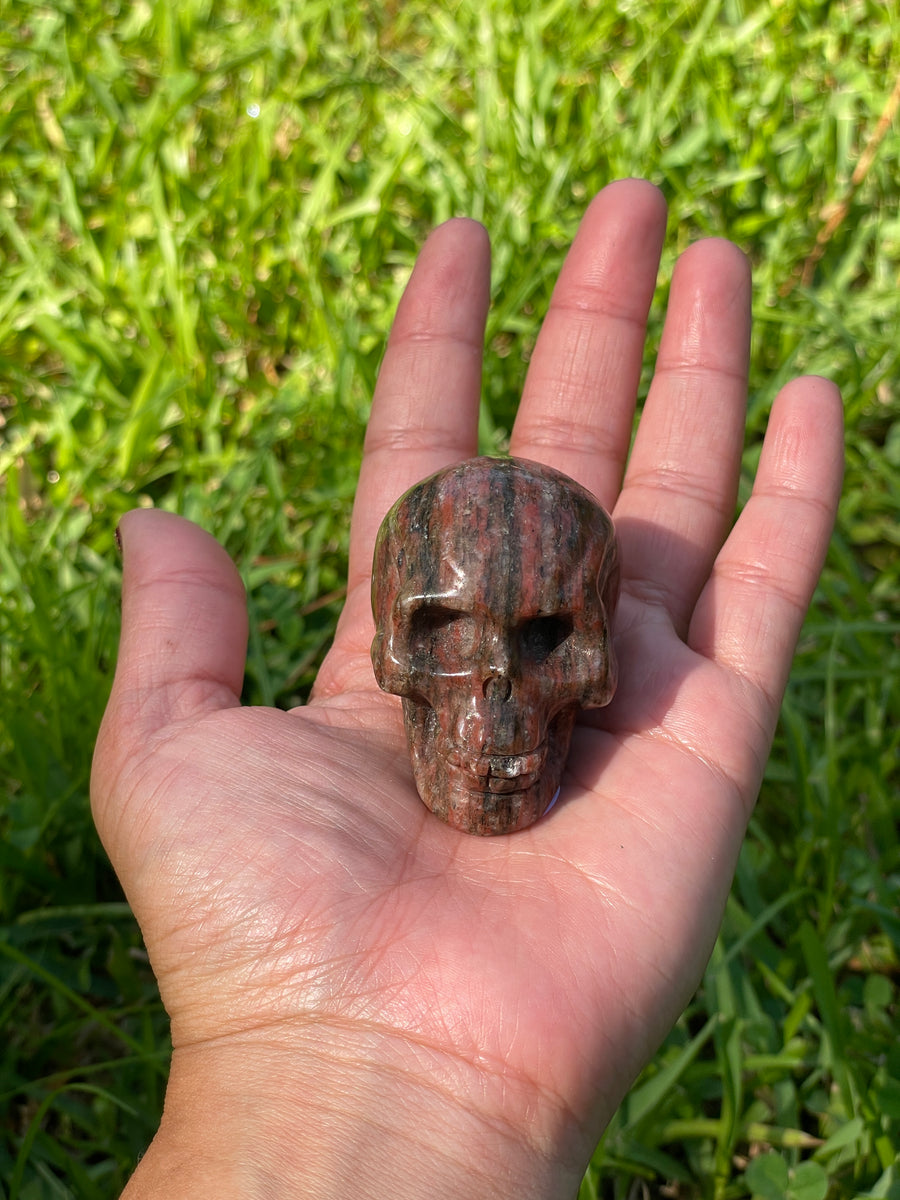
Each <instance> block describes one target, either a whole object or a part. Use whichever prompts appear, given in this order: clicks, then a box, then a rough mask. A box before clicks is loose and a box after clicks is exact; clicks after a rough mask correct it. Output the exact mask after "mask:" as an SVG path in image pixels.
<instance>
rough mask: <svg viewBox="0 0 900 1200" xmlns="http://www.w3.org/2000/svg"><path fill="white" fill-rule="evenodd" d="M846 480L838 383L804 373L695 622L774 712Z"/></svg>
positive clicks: (791, 387)
mask: <svg viewBox="0 0 900 1200" xmlns="http://www.w3.org/2000/svg"><path fill="white" fill-rule="evenodd" d="M842 477H843V414H842V407H841V397H840V393H839V392H838V389H837V388H836V387H835V386H834V384H832V383H830V382H829V381H827V380H825V379H820V378H818V377H815V376H808V377H805V378H802V379H795V380H794V381H793V382H792V383H790V384H788V386H787V387H785V388H784V389H783V390H782V391H781V392H780V394H779V395H778V398H777V399H776V401H775V404H774V406H773V408H772V414H771V417H770V418H769V426H768V429H767V431H766V437H765V442H764V444H763V450H762V456H761V458H760V463H759V469H758V471H757V476H756V481H755V483H754V486H753V492H752V494H751V497H750V500H749V501H748V503H747V505H746V507H745V508H744V510H743V512H742V513H741V515H740V517H739V519H738V521H737V524H736V525H735V527H734V529H733V531H732V533H731V535H730V536H729V538H728V540H727V541H726V543H725V545H724V546H723V547H722V550H721V551H720V553H719V555H718V557H717V559H716V562H715V565H714V567H713V570H712V574H711V575H710V578H709V581H708V582H707V584H706V587H705V588H704V590H703V592H702V594H701V596H700V599H699V601H698V603H697V606H696V608H695V610H694V615H693V619H692V621H691V626H690V631H689V634H688V641H689V643H690V645H691V647H692V648H693V649H694V650H696V651H697V652H699V653H700V654H702V655H704V656H705V657H707V658H710V659H712V660H714V661H716V662H717V663H718V664H719V665H721V666H723V667H726V668H729V669H731V670H732V671H733V672H735V674H737V675H740V676H742V677H743V678H744V679H746V680H747V682H748V683H750V684H752V685H753V686H754V687H756V688H757V689H758V690H759V691H760V692H761V693H762V695H763V696H764V697H765V699H766V700H767V701H768V706H767V707H769V709H770V713H769V715H770V717H772V718H774V716H775V713H776V712H777V710H778V707H779V706H780V703H781V697H782V694H783V692H784V688H785V685H786V683H787V677H788V672H789V671H790V666H791V659H792V658H793V654H794V648H795V646H796V643H797V638H798V637H799V634H800V628H801V626H802V624H803V619H804V617H805V615H806V610H807V608H808V606H809V602H810V600H811V598H812V594H813V591H814V589H815V586H816V583H817V582H818V579H819V574H820V572H821V570H822V565H823V563H824V561H825V553H826V551H827V548H828V541H829V538H830V536H831V531H832V528H833V526H834V519H835V514H836V511H837V504H838V499H839V497H840V490H841V480H842Z"/></svg>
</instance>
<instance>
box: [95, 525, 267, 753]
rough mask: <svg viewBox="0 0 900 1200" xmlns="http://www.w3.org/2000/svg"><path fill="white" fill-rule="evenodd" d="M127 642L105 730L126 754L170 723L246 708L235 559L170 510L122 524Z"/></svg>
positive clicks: (243, 620) (242, 611) (242, 615)
mask: <svg viewBox="0 0 900 1200" xmlns="http://www.w3.org/2000/svg"><path fill="white" fill-rule="evenodd" d="M120 536H121V542H122V553H123V577H122V635H121V639H120V643H119V656H118V662H117V665H116V677H115V682H114V684H113V690H112V695H111V697H110V702H109V707H108V709H107V714H106V717H105V718H104V733H105V736H106V738H107V739H110V740H112V741H113V742H114V743H115V753H116V755H117V756H125V757H126V758H127V756H128V755H129V754H130V753H131V752H132V750H133V749H134V748H136V747H139V746H140V745H142V744H143V743H145V742H146V740H147V739H148V738H150V737H152V736H153V735H154V734H155V733H157V732H158V731H159V730H161V729H163V728H164V727H165V726H166V725H168V724H169V723H170V722H171V721H173V720H177V719H181V718H185V717H191V716H195V715H198V714H200V713H202V712H206V711H210V710H213V709H221V708H229V707H233V706H235V705H237V704H239V703H240V699H239V697H240V691H241V685H242V681H243V675H244V664H245V656H246V649H247V605H246V599H245V595H244V588H243V584H242V583H241V579H240V576H239V575H238V573H237V570H236V569H235V566H234V564H233V563H232V561H231V559H230V558H229V557H228V555H227V554H226V553H225V551H224V550H223V549H222V547H221V546H220V545H219V543H218V542H217V541H216V540H215V539H214V538H212V537H211V536H210V535H209V534H208V533H205V532H204V531H203V530H202V529H200V528H199V527H198V526H196V525H194V524H192V523H191V522H190V521H186V520H184V519H183V518H181V517H176V516H173V515H172V514H171V513H166V512H160V511H158V510H149V511H145V512H141V511H137V512H131V513H128V514H127V515H126V516H125V517H123V519H122V523H121V526H120Z"/></svg>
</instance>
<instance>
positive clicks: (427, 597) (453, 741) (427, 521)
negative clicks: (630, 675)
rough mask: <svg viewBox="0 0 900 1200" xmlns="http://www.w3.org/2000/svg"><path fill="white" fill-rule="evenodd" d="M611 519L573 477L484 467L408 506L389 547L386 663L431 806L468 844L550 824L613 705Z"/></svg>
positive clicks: (377, 590)
mask: <svg viewBox="0 0 900 1200" xmlns="http://www.w3.org/2000/svg"><path fill="white" fill-rule="evenodd" d="M618 579H619V576H618V556H617V550H616V540H615V534H614V531H613V526H612V521H611V520H610V518H609V516H608V515H607V513H606V512H605V510H604V509H603V508H602V507H601V506H600V505H599V504H598V503H597V501H596V500H595V499H594V498H593V497H592V496H591V495H590V493H589V492H587V491H586V490H585V489H584V488H582V487H581V486H580V485H579V484H577V483H575V482H574V481H572V480H571V479H569V478H568V477H567V476H565V475H563V474H562V473H561V472H559V471H555V470H552V469H551V468H549V467H545V466H542V465H541V464H538V463H532V462H528V461H526V460H524V459H501V458H474V459H469V460H467V461H466V462H462V463H459V464H457V465H456V466H453V467H449V468H447V469H445V470H443V471H439V472H438V473H437V474H436V475H432V476H431V477H430V478H428V479H426V480H424V481H423V482H422V483H420V484H417V485H416V486H415V487H414V488H412V489H411V490H410V491H408V492H407V493H406V494H405V495H404V496H402V497H401V498H400V500H398V501H397V503H396V504H395V505H394V507H393V508H392V509H391V511H390V512H389V513H388V515H387V516H386V517H385V520H384V522H383V524H382V527H381V530H380V532H379V535H378V540H377V543H376V549H375V560H374V566H373V583H372V607H373V611H374V615H375V622H376V635H375V640H374V642H373V644H372V662H373V666H374V668H375V675H376V678H377V680H378V683H379V685H380V686H381V687H382V688H383V689H384V690H385V691H387V692H391V693H393V694H395V695H398V696H401V697H402V698H403V714H404V721H405V725H406V733H407V740H408V743H409V749H410V754H411V758H412V764H413V773H414V776H415V780H416V785H417V787H418V789H419V794H420V795H421V797H422V799H423V800H424V802H425V804H426V805H427V806H428V807H429V808H430V809H431V810H432V811H433V812H434V813H436V814H437V815H438V816H439V817H441V818H442V819H443V820H444V821H446V822H447V823H448V824H450V825H452V826H454V827H455V828H458V829H462V830H465V831H466V832H469V833H477V834H493V833H508V832H512V831H514V830H517V829H523V828H525V827H526V826H528V825H530V824H531V823H532V822H533V821H536V820H537V819H538V817H540V816H541V815H542V814H543V813H544V812H545V811H546V810H547V809H548V808H549V807H550V805H551V804H552V803H553V801H554V799H555V797H556V794H557V792H558V789H559V785H560V779H561V776H562V771H563V767H564V765H565V760H566V755H567V753H568V748H569V741H570V739H571V734H572V727H573V724H574V720H575V716H576V713H577V711H578V709H579V708H587V707H600V706H602V705H604V704H607V703H608V702H609V701H610V699H611V698H612V695H613V692H614V691H615V686H616V665H615V659H614V656H613V650H612V646H611V642H610V623H611V620H612V616H613V612H614V609H615V605H616V599H617V596H618Z"/></svg>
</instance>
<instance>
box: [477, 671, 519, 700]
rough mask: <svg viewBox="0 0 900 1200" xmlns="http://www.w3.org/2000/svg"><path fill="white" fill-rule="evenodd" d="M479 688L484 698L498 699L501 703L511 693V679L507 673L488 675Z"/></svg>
mask: <svg viewBox="0 0 900 1200" xmlns="http://www.w3.org/2000/svg"><path fill="white" fill-rule="evenodd" d="M481 690H482V692H483V693H484V698H485V700H498V701H500V702H501V703H502V702H503V701H505V700H508V699H509V698H510V696H511V695H512V680H511V679H510V678H509V676H508V675H489V676H488V677H487V679H486V680H485V681H484V684H483V685H482V689H481Z"/></svg>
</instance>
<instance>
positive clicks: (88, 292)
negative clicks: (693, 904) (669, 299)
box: [0, 0, 900, 1200]
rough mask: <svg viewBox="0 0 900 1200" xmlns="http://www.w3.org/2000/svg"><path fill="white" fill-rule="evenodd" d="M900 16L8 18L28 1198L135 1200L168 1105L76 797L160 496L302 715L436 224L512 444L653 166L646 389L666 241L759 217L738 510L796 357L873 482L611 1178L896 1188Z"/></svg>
mask: <svg viewBox="0 0 900 1200" xmlns="http://www.w3.org/2000/svg"><path fill="white" fill-rule="evenodd" d="M898 34H900V18H898V16H897V15H896V14H895V13H894V10H893V8H892V7H891V6H888V5H882V4H875V3H865V2H863V0H846V2H845V3H840V4H839V3H817V2H813V0H805V2H804V0H783V2H782V3H780V4H777V5H776V4H770V3H768V2H765V3H764V2H762V0H746V2H744V3H738V2H737V0H708V2H707V3H705V4H704V3H691V2H687V0H682V3H680V4H674V5H672V4H669V5H663V4H660V3H651V2H648V3H622V4H618V5H613V4H606V3H592V4H585V5H576V4H573V3H571V2H570V0H565V2H562V0H557V2H555V3H548V4H544V5H531V6H522V5H515V4H513V3H512V0H483V2H482V3H479V4H477V5H476V4H474V3H468V2H467V3H456V4H451V5H444V6H440V5H426V4H423V3H420V2H419V0H410V2H408V3H406V4H403V5H380V4H356V3H354V4H346V3H341V2H340V0H337V2H335V0H329V2H328V3H325V2H321V0H305V2H304V3H302V4H301V3H299V0H282V2H281V3H277V4H262V3H259V2H258V0H240V2H239V3H234V4H230V5H227V6H222V5H214V4H213V3H212V2H211V0H185V2H183V3H180V4H178V5H175V4H172V3H166V2H154V3H151V2H150V0H140V2H138V3H136V4H133V5H129V6H124V7H122V8H121V9H119V8H118V7H117V6H115V5H113V4H110V3H103V2H101V0H85V2H83V3H79V4H77V5H76V4H74V3H73V2H66V0H48V2H47V3H43V4H33V3H27V2H24V0H7V3H6V4H5V6H4V8H3V12H2V19H0V47H2V50H0V70H2V76H0V263H2V268H3V269H2V280H3V287H2V289H0V423H2V424H0V479H2V483H0V706H2V707H0V764H2V767H0V770H2V776H3V779H4V782H5V788H4V794H3V796H2V798H0V830H2V835H3V836H2V842H0V868H2V873H0V1028H2V1029H3V1030H4V1035H5V1036H4V1037H3V1038H2V1040H0V1184H2V1188H3V1189H4V1190H5V1192H4V1194H6V1195H8V1196H10V1197H17V1198H22V1200H34V1198H39V1197H45V1196H46V1197H59V1196H78V1197H88V1198H90V1197H94V1196H96V1197H107V1196H110V1195H112V1194H115V1190H116V1188H117V1187H120V1186H121V1184H122V1183H123V1181H124V1179H125V1178H126V1177H127V1175H128V1173H129V1171H130V1170H131V1169H132V1167H133V1165H134V1161H135V1159H136V1156H137V1155H138V1154H139V1153H140V1152H141V1151H142V1149H143V1148H144V1146H145V1144H146V1141H147V1139H148V1138H149V1136H150V1134H151V1133H152V1131H153V1129H154V1128H155V1123H156V1120H157V1116H158V1112H159V1106H160V1103H161V1098H162V1092H163V1084H164V1069H165V1062H166V1053H165V1052H166V1041H165V1039H166V1036H167V1035H166V1025H165V1021H164V1017H163V1014H162V1011H161V1008H160V1006H159V1001H158V998H157V996H156V992H155V987H154V984H153V981H152V976H151V974H150V972H149V969H148V967H147V964H146V961H145V958H144V955H143V952H142V949H141V945H140V939H139V936H138V934H137V931H136V928H135V926H134V923H133V921H132V919H131V917H130V915H129V913H128V911H127V909H126V908H125V907H124V905H122V904H121V897H120V893H119V890H118V886H117V884H116V882H115V880H114V878H113V876H112V874H111V871H110V869H109V867H108V865H107V863H106V860H105V858H104V856H103V854H102V851H101V850H100V848H99V846H98V844H97V841H96V838H95V835H94V834H93V832H92V828H91V824H90V818H89V813H88V805H87V778H88V769H89V762H90V753H91V745H92V739H93V736H94V733H95V730H96V727H97V723H98V721H99V717H100V714H101V712H102V708H103V704H104V701H105V696H106V692H107V689H108V686H109V681H110V672H111V667H112V663H113V660H114V654H115V640H116V632H117V613H116V608H117V589H118V573H119V568H118V560H117V557H116V554H115V550H114V542H113V531H114V529H115V526H116V523H117V521H118V519H119V517H120V516H121V514H122V513H123V512H125V511H126V510H127V509H129V508H131V507H133V506H135V505H149V504H155V505H159V506H163V507H167V508H171V509H173V510H176V511H179V512H182V513H184V514H186V515H188V516H191V517H193V518H194V519H195V520H198V521H200V522H201V523H202V524H203V525H205V526H206V527H207V528H209V529H210V530H212V531H214V532H215V533H216V534H217V536H219V538H220V539H221V540H222V541H223V542H224V543H225V544H226V546H227V547H228V549H229V550H230V552H231V553H232V554H233V555H234V557H235V559H236V560H237V561H238V563H239V565H240V566H241V569H242V572H243V574H244V577H245V579H246V581H247V584H248V590H249V599H250V611H251V630H252V632H251V644H250V661H249V667H248V673H247V682H246V689H245V691H246V697H247V699H248V700H251V701H253V702H264V703H275V704H281V705H290V704H292V703H297V702H299V701H301V700H302V699H303V697H304V695H305V694H306V691H307V689H308V687H309V684H310V682H311V680H312V678H313V676H314V673H315V669H316V666H317V664H318V662H319V661H320V659H321V656H322V654H323V653H324V651H325V649H326V648H327V645H328V640H329V638H330V636H331V632H332V629H333V626H334V621H335V619H336V616H337V613H338V611H339V609H340V603H341V587H342V581H343V577H344V570H345V565H346V539H347V521H348V515H349V510H350V505H351V502H352V497H353V490H354V480H355V471H356V466H357V463H358V459H359V450H360V442H361V436H362V430H363V428H364V423H365V418H366V413H367V408H368V402H369V399H370V396H371V392H372V387H373V384H374V380H375V376H376V372H377V368H378V363H379V360H380V356H381V353H382V350H383V346H384V339H385V334H386V331H387V329H388V326H389V322H390V319H391V314H392V312H393V309H394V307H395V305H396V302H397V298H398V296H399V294H400V290H401V288H402V285H403V283H404V281H405V279H406V278H407V276H408V272H409V269H410V267H411V265H412V262H413V259H414V257H415V253H416V250H417V249H418V247H419V246H420V245H421V242H422V240H423V238H424V236H425V234H426V233H427V231H428V230H429V229H430V228H431V227H433V225H434V224H435V223H437V222H438V221H441V220H443V219H445V218H446V217H449V216H451V215H454V214H466V215H470V216H475V217H478V218H479V219H481V220H482V221H484V222H485V224H486V225H487V226H488V229H489V231H490V233H491V237H492V241H493V246H494V259H493V300H494V302H493V307H492V311H491V315H490V320H489V328H488V351H487V363H486V373H485V388H484V393H485V413H484V418H483V424H482V438H483V441H484V443H485V445H486V446H500V445H502V444H503V438H504V436H505V433H506V431H507V430H508V428H509V424H510V421H511V417H512V414H513V412H514V410H515V404H516V397H517V395H518V393H519V389H520V387H521V382H522V379H523V377H524V372H525V370H526V367H527V362H528V358H529V355H530V352H531V348H532V346H533V344H534V339H535V336H536V332H537V329H538V327H539V324H540V319H541V316H542V314H543V312H544V311H545V309H546V305H547V301H548V297H549V293H550V289H551V287H552V283H553V280H554V278H555V276H556V273H557V271H558V268H559V265H560V262H561V260H562V257H563V254H564V253H565V249H566V247H567V245H568V244H569V242H570V240H571V237H572V235H573V233H574V231H575V228H576V227H577V224H578V220H579V217H580V215H581V213H582V212H583V210H584V206H585V204H586V203H587V201H588V199H589V198H590V196H591V195H592V194H593V193H594V192H595V191H596V190H597V189H598V188H599V187H601V186H602V185H603V184H604V183H606V182H607V181H609V180H610V179H613V178H617V177H621V176H625V175H643V176H647V177H649V178H651V179H653V180H654V181H655V182H657V183H658V184H659V185H660V186H661V187H662V188H663V190H664V191H665V193H666V195H667V197H668V199H669V203H670V212H671V218H670V237H669V241H668V245H667V249H666V254H665V258H664V263H663V270H662V273H661V280H660V288H659V294H658V297H657V303H656V304H655V306H654V314H653V323H652V330H651V336H650V353H648V361H647V372H649V369H650V366H651V364H652V348H653V345H654V344H655V342H656V340H657V339H658V335H659V320H660V316H661V313H662V309H663V304H664V301H665V296H666V291H667V285H668V279H669V277H670V274H671V268H672V264H673V262H674V257H675V255H676V253H677V252H678V251H679V250H680V249H683V248H684V246H685V245H687V244H688V243H689V242H691V241H692V240H695V239H696V238H698V237H701V236H707V235H724V236H728V237H731V238H732V239H734V240H736V241H737V242H738V243H739V244H740V245H741V246H742V247H743V248H744V249H745V250H746V252H747V253H748V255H749V256H750V258H751V260H752V262H753V266H754V275H755V282H756V293H755V302H754V308H755V318H756V320H755V332H754V342H753V357H752V368H751V398H750V407H749V415H748V446H747V454H746V467H747V475H746V479H745V481H744V492H745V494H746V487H747V485H748V482H749V479H750V472H751V471H752V468H753V465H754V462H755V458H756V455H757V453H758V447H759V439H760V436H761V433H762V431H763V429H764V426H765V419H766V413H767V411H768V406H769V404H770V402H771V400H772V398H773V396H774V394H775V391H776V390H777V388H778V387H779V386H780V385H781V384H782V383H783V382H784V381H785V380H786V379H788V378H790V377H791V376H792V375H794V374H796V373H798V372H799V371H816V372H820V373H822V374H826V375H830V376H832V377H833V378H835V379H836V380H837V381H838V382H839V383H840V384H841V387H842V389H843V391H844V395H845V402H846V414H847V424H848V463H847V477H846V484H845V494H844V501H843V505H842V510H841V517H840V522H839V529H838V533H837V535H836V537H835V540H834V544H833V548H832V553H831V557H830V560H829V566H828V569H827V572H826V576H825V579H824V580H823V584H822V587H821V589H820V592H819V595H818V597H817V600H816V603H815V606H814V609H813V611H812V613H811V615H810V618H809V620H808V622H807V626H806V630H805V632H804V637H803V640H802V643H801V647H800V651H799V653H798V657H797V662H796V665H795V671H794V675H793V679H792V683H791V687H790V690H789V693H788V698H787V701H786V703H785V708H784V714H783V720H782V723H781V726H780V729H779V734H778V740H777V744H776V748H775V752H774V754H773V757H772V761H771V763H770V766H769V770H768V774H767V779H766V783H765V786H764V790H763V795H762V800H761V804H760V807H759V809H758V812H757V815H756V817H755V818H754V821H753V824H752V827H751V835H750V838H749V840H748V842H747V845H746V847H745V850H744V853H743V855H742V857H741V862H740V866H739V870H738V876H737V880H736V883H735V887H734V890H733V894H732V897H731V900H730V903H729V908H728V912H727V914H726V920H725V925H724V929H723V933H722V937H721V939H720V942H719V945H718V947H717V950H716V953H715V955H714V957H713V960H712V962H711V964H710V967H709V970H708V972H707V975H706V978H705V980H704V983H703V985H702V987H701V989H700V991H699V992H698V995H697V996H696V998H695V999H694V1001H693V1002H692V1004H691V1006H690V1008H689V1009H688V1012H687V1013H686V1014H685V1017H684V1018H683V1020H682V1021H681V1022H680V1023H679V1025H678V1027H677V1028H676V1030H675V1031H674V1032H673V1034H672V1036H671V1037H670V1038H669V1040H668V1041H667V1043H666V1045H665V1046H664V1047H663V1048H662V1050H661V1051H660V1053H659V1055H658V1056H657V1059H656V1060H655V1062H654V1063H653V1064H652V1065H651V1067H650V1068H648V1070H647V1072H646V1073H645V1075H644V1076H643V1077H642V1079H641V1080H640V1081H639V1083H638V1084H637V1086H636V1088H635V1090H634V1092H633V1093H632V1095H631V1096H630V1097H629V1099H628V1100H627V1101H626V1103H625V1104H624V1106H623V1108H622V1110H621V1112H620V1113H619V1114H618V1115H617V1117H616V1118H615V1120H614V1122H613V1124H612V1125H611V1127H610V1129H609V1130H608V1132H607V1134H606V1136H605V1138H604V1140H603V1143H602V1145H601V1146H600V1147H599V1149H598V1152H597V1155H596V1158H595V1163H594V1165H593V1166H592V1168H591V1171H590V1172H589V1174H588V1177H587V1178H586V1180H585V1183H584V1186H583V1193H582V1194H583V1197H588V1196H603V1197H617V1198H619V1197H621V1198H623V1200H624V1198H625V1197H630V1196H638V1195H654V1196H656V1195H659V1196H662V1195H668V1196H679V1197H700V1196H703V1197H713V1196H715V1197H731V1196H735V1197H737V1196H742V1195H748V1194H751V1193H752V1194H753V1195H756V1196H762V1197H773V1198H774V1197H776V1196H784V1195H788V1196H793V1197H796V1198H797V1200H800V1198H801V1197H803V1198H804V1200H816V1197H819V1198H822V1197H824V1196H825V1195H826V1191H827V1190H828V1189H829V1188H830V1189H831V1190H830V1192H828V1195H829V1196H832V1197H848V1198H849V1197H855V1196H857V1195H871V1196H882V1197H896V1196H897V1195H898V1194H900V1168H898V1164H897V1147H898V1145H900V1051H898V1048H897V1038H896V1022H897V982H898V970H900V962H898V956H900V919H898V915H897V895H898V886H900V848H898V833H897V826H898V816H900V803H898V782H900V778H898V776H900V772H898V758H900V733H898V730H900V683H898V678H900V566H898V553H897V548H898V542H900V532H898V530H900V519H898V518H900V421H898V413H900V401H898V395H897V383H896V380H897V376H898V361H897V360H898V352H900V351H898V346H900V342H898V338H897V329H898V318H900V304H898V299H897V293H898V268H900V214H898V207H897V175H896V163H897V161H898V157H900V141H898V138H900V135H898V133H897V129H896V127H895V124H891V123H888V124H887V125H882V127H881V132H882V133H883V134H884V136H883V140H881V141H879V142H878V143H877V145H875V147H874V150H873V152H872V153H871V155H870V158H869V161H868V162H866V159H865V158H864V155H865V152H866V147H867V146H872V145H873V143H872V141H871V139H872V138H873V137H874V136H875V135H876V133H877V131H878V130H879V119H880V118H881V117H882V114H885V112H886V110H888V106H889V102H890V97H891V93H892V89H893V87H894V80H895V78H896V76H897V73H898V71H900V50H898V48H897V47H898V45H900V41H898ZM888 115H889V112H888ZM885 130H886V132H885ZM861 163H862V164H863V166H864V167H865V170H864V172H862V177H861V178H860V177H859V175H860V164H861ZM855 172H856V175H855V174H854V173H855ZM841 201H844V202H845V203H846V210H845V215H844V217H843V219H842V220H841V221H840V222H839V223H838V225H837V227H836V228H833V229H831V230H830V231H828V230H829V227H828V218H829V215H830V213H831V212H833V211H834V209H833V206H834V205H835V204H836V203H838V202H841ZM826 231H828V232H827V236H826ZM817 239H819V243H818V248H817ZM817 256H818V257H817ZM805 264H807V265H808V269H807V275H808V279H807V280H806V281H805V282H804V279H803V272H804V265H805ZM647 378H648V374H645V385H646V379H647ZM642 1181H643V1182H644V1183H645V1184H646V1187H647V1188H648V1189H649V1190H648V1191H646V1192H642V1191H641V1190H640V1187H641V1183H642Z"/></svg>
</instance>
